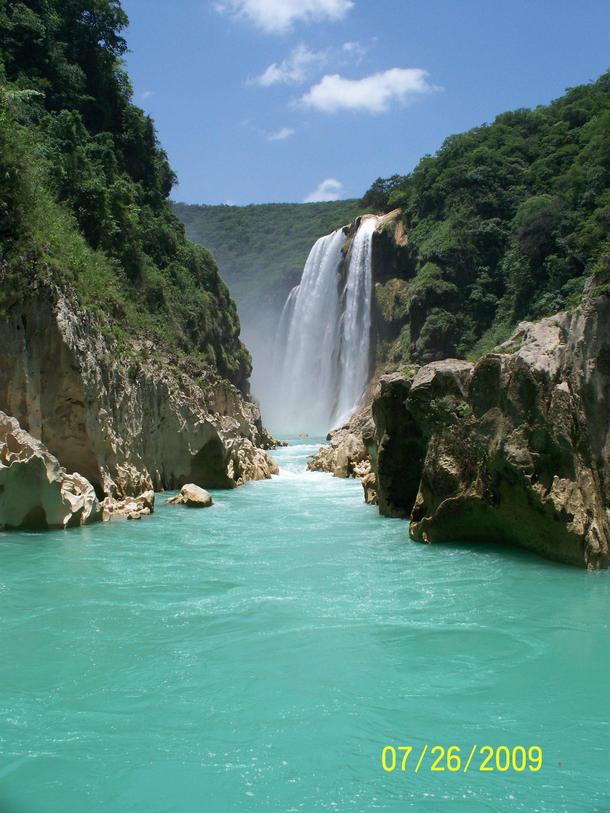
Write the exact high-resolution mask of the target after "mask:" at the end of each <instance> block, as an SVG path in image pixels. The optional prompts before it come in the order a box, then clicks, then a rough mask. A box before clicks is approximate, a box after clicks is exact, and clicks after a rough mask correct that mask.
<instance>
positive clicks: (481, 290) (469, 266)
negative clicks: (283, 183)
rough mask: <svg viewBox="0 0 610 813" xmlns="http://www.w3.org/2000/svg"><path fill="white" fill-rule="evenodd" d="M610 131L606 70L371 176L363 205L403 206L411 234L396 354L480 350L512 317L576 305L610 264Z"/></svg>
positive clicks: (422, 356) (425, 356) (417, 356)
mask: <svg viewBox="0 0 610 813" xmlns="http://www.w3.org/2000/svg"><path fill="white" fill-rule="evenodd" d="M609 138H610V73H606V74H604V75H603V76H601V77H600V79H598V80H597V81H596V82H594V83H592V84H589V85H583V86H580V87H575V88H572V89H571V90H569V91H567V93H566V94H565V95H564V96H562V97H561V98H560V99H558V100H557V101H555V102H553V103H552V104H550V105H548V106H540V107H537V108H536V109H534V110H525V109H523V110H516V111H514V112H511V113H504V114H503V115H500V116H498V117H497V118H496V119H495V121H494V122H493V123H492V124H490V125H488V126H482V127H478V128H476V129H474V130H470V131H469V132H466V133H463V134H461V135H455V136H451V137H450V138H448V139H447V140H446V141H445V143H444V144H443V146H442V148H441V149H440V151H439V152H438V153H437V154H436V155H435V156H426V157H425V158H423V159H422V160H421V161H420V162H419V164H418V165H417V167H416V168H415V169H414V170H413V172H412V173H411V174H409V175H407V176H400V175H395V176H393V177H391V178H388V179H381V178H379V179H378V180H377V181H375V182H374V183H373V185H372V186H371V188H370V189H369V190H368V192H367V193H366V194H365V196H364V198H363V200H362V204H363V206H364V207H365V208H366V209H368V210H370V211H379V212H382V211H389V210H392V209H394V208H396V207H400V208H401V209H402V211H403V217H404V220H405V224H406V226H407V229H408V235H409V258H408V262H406V263H405V264H404V271H405V273H404V276H405V278H406V281H407V285H406V286H405V288H403V289H402V291H401V295H400V299H401V301H400V303H398V306H399V307H401V308H402V317H403V328H402V333H401V335H400V338H399V340H398V341H397V342H396V344H395V346H394V348H393V353H394V356H395V358H396V360H398V359H401V360H405V361H406V360H409V359H414V360H430V359H431V358H441V357H444V356H451V355H460V356H465V355H467V356H477V355H479V354H480V353H481V352H483V351H485V350H488V349H490V348H491V347H492V346H494V345H495V344H496V343H498V342H499V341H501V340H503V339H505V338H506V337H507V336H508V334H509V332H510V330H511V328H512V327H513V326H514V325H515V323H516V322H518V321H519V320H521V319H526V318H527V319H537V318H539V317H542V316H545V315H548V314H551V313H554V312H556V311H559V310H561V309H564V308H571V307H574V306H576V305H577V304H578V302H579V301H580V295H581V292H582V289H583V285H584V282H585V278H586V277H587V276H588V275H590V274H591V273H592V272H594V271H595V270H596V268H598V267H599V266H600V264H601V263H603V262H607V259H606V260H604V257H605V256H606V255H607V252H608V248H609V236H610V141H609Z"/></svg>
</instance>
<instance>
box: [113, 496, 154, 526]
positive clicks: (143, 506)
mask: <svg viewBox="0 0 610 813" xmlns="http://www.w3.org/2000/svg"><path fill="white" fill-rule="evenodd" d="M154 510H155V492H154V491H145V492H144V493H143V494H139V495H138V496H137V497H126V498H125V499H124V500H115V499H114V498H113V497H106V499H105V500H104V501H103V502H102V512H103V513H102V519H103V520H104V522H107V521H108V520H109V519H115V518H120V517H123V518H125V519H142V517H147V516H149V515H150V514H152V513H153V512H154Z"/></svg>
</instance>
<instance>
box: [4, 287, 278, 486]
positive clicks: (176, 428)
mask: <svg viewBox="0 0 610 813" xmlns="http://www.w3.org/2000/svg"><path fill="white" fill-rule="evenodd" d="M31 293H32V295H31V297H30V298H29V299H28V300H26V301H25V302H22V303H15V304H14V305H13V306H12V307H11V308H10V309H9V312H8V315H7V316H6V317H5V318H3V319H2V321H1V322H0V346H1V347H2V348H3V353H2V357H1V358H0V408H2V409H4V411H5V412H7V413H8V414H10V415H14V416H15V417H16V418H17V419H18V420H19V422H20V424H21V426H22V427H23V428H25V429H27V431H28V432H30V434H31V435H33V436H34V437H35V438H37V439H39V440H41V441H42V443H44V445H45V446H46V447H47V448H48V449H49V451H50V452H51V453H52V454H53V455H55V456H56V457H57V458H58V459H59V460H60V461H61V463H62V465H63V466H65V467H66V469H68V470H69V471H78V472H80V473H81V474H82V475H83V476H84V477H86V478H87V479H88V480H89V481H90V482H91V483H92V484H93V486H94V488H95V491H96V492H97V494H98V496H99V497H102V496H103V495H106V496H110V497H112V498H113V499H114V500H123V499H125V498H126V497H130V496H135V495H139V494H142V493H143V492H144V491H147V490H151V489H153V490H161V489H173V488H178V487H180V486H181V485H182V484H183V483H186V482H193V483H196V484H198V485H201V486H208V487H220V488H222V487H233V486H236V485H239V484H241V483H243V482H246V481H247V480H250V479H260V478H264V477H270V476H271V474H272V473H274V472H275V471H276V467H275V463H274V461H273V460H272V459H271V458H270V457H269V455H267V454H266V452H265V451H263V450H262V449H261V447H267V448H269V447H270V446H272V445H273V439H272V438H271V437H270V436H269V435H268V434H267V433H266V431H265V430H264V429H263V427H262V424H261V419H260V413H259V411H258V407H257V406H256V404H255V403H254V402H253V401H252V400H251V399H250V398H249V397H247V396H245V395H244V394H243V393H242V392H240V391H239V390H238V389H237V388H236V387H235V386H233V385H232V384H230V383H229V382H228V381H226V380H224V379H222V378H220V377H219V376H218V374H216V373H215V372H214V371H213V370H212V369H211V368H209V367H207V368H204V367H202V366H201V365H200V364H195V363H189V362H188V360H184V359H180V358H179V357H178V356H174V357H172V356H167V355H164V354H163V353H161V352H160V351H159V350H158V349H157V348H156V347H155V346H153V343H152V342H149V341H145V340H142V341H139V342H133V343H132V345H131V347H130V350H129V353H127V352H125V351H122V352H120V353H118V354H117V348H116V347H114V346H111V344H110V343H109V342H108V341H107V340H106V339H105V338H104V337H103V336H102V334H101V333H100V331H99V329H98V326H97V322H96V320H95V319H94V317H93V316H92V315H91V314H89V313H87V312H85V311H82V310H80V309H78V308H77V307H76V306H75V305H74V304H73V302H72V301H71V300H70V299H69V298H68V296H67V295H65V294H64V293H62V292H61V291H59V290H58V289H56V288H55V287H54V286H53V285H51V284H42V283H39V284H38V288H37V289H36V290H33V291H32V292H31Z"/></svg>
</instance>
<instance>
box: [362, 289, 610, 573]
mask: <svg viewBox="0 0 610 813" xmlns="http://www.w3.org/2000/svg"><path fill="white" fill-rule="evenodd" d="M609 376H610V300H609V299H608V297H607V295H606V296H600V297H597V298H596V297H588V298H586V299H585V302H584V303H583V305H582V306H581V308H580V310H579V311H578V312H576V313H573V314H567V313H563V314H558V315H557V316H555V317H552V318H549V319H544V320H542V321H541V322H538V323H522V324H521V325H520V326H519V328H518V330H517V331H516V333H515V334H514V335H513V337H512V338H511V339H510V340H509V341H508V342H507V343H505V344H504V345H502V346H500V347H499V348H498V351H497V352H494V353H490V354H488V355H486V356H484V357H483V358H481V359H480V360H479V361H478V362H477V363H476V364H475V365H472V364H469V363H468V362H465V361H459V360H453V359H447V360H444V361H440V362H433V363H431V364H428V365H426V366H424V367H422V368H421V369H420V370H419V371H418V372H417V373H416V374H415V375H414V376H403V375H392V376H388V377H385V378H383V379H382V380H381V382H380V385H379V389H378V392H377V395H376V398H375V400H374V402H373V410H372V411H373V418H374V421H375V427H376V431H375V444H374V449H373V450H372V451H373V454H372V463H373V469H374V471H375V475H376V488H377V492H378V500H379V509H380V511H381V513H383V514H386V515H390V516H405V517H410V518H411V525H410V535H411V537H412V538H413V539H415V540H417V541H420V542H426V543H436V542H443V541H454V542H456V541H466V542H478V541H480V542H485V541H487V542H491V541H493V542H504V543H508V544H513V545H519V546H521V547H525V548H528V549H530V550H533V551H536V552H538V553H540V554H542V555H543V556H546V557H548V558H551V559H556V560H559V561H562V562H566V563H569V564H573V565H577V566H583V567H588V568H591V569H597V568H605V567H608V564H609V544H610V515H609V509H608V506H609V503H610V437H609V420H608V416H609V415H610V378H609Z"/></svg>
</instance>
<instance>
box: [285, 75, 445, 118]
mask: <svg viewBox="0 0 610 813" xmlns="http://www.w3.org/2000/svg"><path fill="white" fill-rule="evenodd" d="M433 90H436V88H435V87H434V85H431V84H430V83H429V82H428V73H427V71H424V70H422V69H421V68H391V69H390V70H388V71H383V72H382V73H374V74H372V75H371V76H365V77H363V78H362V79H345V78H344V77H343V76H340V75H339V74H338V73H335V74H330V75H327V76H324V77H323V78H322V79H321V80H320V81H319V82H318V84H317V85H314V86H313V87H312V88H310V89H309V91H308V92H307V93H306V94H305V95H304V96H302V97H301V100H300V101H301V104H303V105H304V106H305V107H310V108H313V109H314V110H321V111H322V112H323V113H336V112H337V111H338V110H354V111H365V112H367V113H385V112H386V110H388V109H389V107H390V105H391V104H392V102H398V103H399V104H405V103H406V102H408V101H409V100H410V99H411V97H412V96H415V95H417V94H422V93H429V92H431V91H433Z"/></svg>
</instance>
